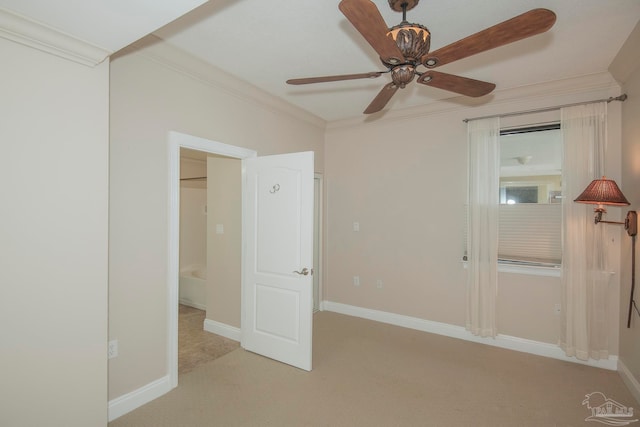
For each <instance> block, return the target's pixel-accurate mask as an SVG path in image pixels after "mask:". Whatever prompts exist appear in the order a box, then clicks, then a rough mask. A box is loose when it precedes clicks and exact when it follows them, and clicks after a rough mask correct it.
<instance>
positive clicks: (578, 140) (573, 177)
mask: <svg viewBox="0 0 640 427" xmlns="http://www.w3.org/2000/svg"><path fill="white" fill-rule="evenodd" d="M561 117H562V118H561V128H562V134H563V144H564V145H563V149H564V155H563V157H564V166H563V175H562V194H563V195H564V200H563V204H562V215H563V218H562V219H563V235H562V238H563V248H562V296H563V301H562V302H563V313H564V316H563V319H562V328H561V334H560V345H561V347H562V348H563V349H564V351H565V352H566V354H567V356H575V357H577V358H578V359H581V360H587V359H589V358H593V359H601V358H607V357H608V356H609V353H608V350H607V349H608V337H607V299H608V296H607V291H608V283H609V278H610V274H609V273H608V271H607V266H606V257H605V253H604V238H605V236H604V227H605V225H604V224H598V225H595V224H594V221H593V206H592V205H585V204H580V203H574V202H573V199H575V198H576V197H578V195H580V193H581V192H582V191H583V190H584V189H585V188H586V187H587V185H589V183H590V182H591V181H592V180H594V179H596V178H600V177H601V176H602V175H603V172H604V153H605V150H606V134H607V128H606V124H607V104H606V103H605V102H602V103H594V104H586V105H579V106H575V107H567V108H563V109H562V112H561Z"/></svg>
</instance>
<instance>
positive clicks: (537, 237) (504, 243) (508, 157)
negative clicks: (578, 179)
mask: <svg viewBox="0 0 640 427" xmlns="http://www.w3.org/2000/svg"><path fill="white" fill-rule="evenodd" d="M561 189H562V135H561V132H560V124H551V125H544V126H535V127H526V128H517V129H503V130H502V131H501V132H500V207H499V220H498V224H499V225H498V227H499V231H498V258H499V260H500V262H502V263H512V264H520V265H522V264H525V265H527V264H528V265H543V266H555V265H559V264H560V263H561V261H562V251H561V231H562V229H561V227H562V211H561V201H562V194H561Z"/></svg>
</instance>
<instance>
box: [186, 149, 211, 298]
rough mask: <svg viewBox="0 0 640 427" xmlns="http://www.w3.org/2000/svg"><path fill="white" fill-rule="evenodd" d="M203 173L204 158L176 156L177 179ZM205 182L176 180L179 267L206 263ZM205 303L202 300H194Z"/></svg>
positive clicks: (205, 170)
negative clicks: (178, 197) (178, 169)
mask: <svg viewBox="0 0 640 427" xmlns="http://www.w3.org/2000/svg"><path fill="white" fill-rule="evenodd" d="M200 176H204V177H206V176H207V163H206V162H205V161H204V160H194V159H189V158H184V157H181V158H180V178H189V177H200ZM206 205H207V181H206V180H204V181H180V268H181V269H182V268H185V267H188V266H190V265H194V264H197V265H202V266H206V265H207V214H206V212H205V209H206ZM198 303H200V304H202V305H205V301H198Z"/></svg>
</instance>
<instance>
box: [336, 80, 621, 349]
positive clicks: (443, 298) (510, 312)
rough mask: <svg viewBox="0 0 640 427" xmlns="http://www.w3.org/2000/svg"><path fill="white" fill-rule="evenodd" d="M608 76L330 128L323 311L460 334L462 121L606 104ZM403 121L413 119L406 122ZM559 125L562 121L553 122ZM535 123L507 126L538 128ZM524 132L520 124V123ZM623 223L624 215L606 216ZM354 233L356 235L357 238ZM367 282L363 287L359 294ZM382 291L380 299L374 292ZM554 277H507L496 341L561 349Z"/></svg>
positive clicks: (615, 151) (611, 171)
mask: <svg viewBox="0 0 640 427" xmlns="http://www.w3.org/2000/svg"><path fill="white" fill-rule="evenodd" d="M616 91H619V87H618V86H617V85H616V83H615V82H614V81H613V79H612V78H611V77H610V76H604V75H603V76H591V77H590V78H585V79H576V80H572V81H564V82H557V83H554V84H551V85H540V86H539V87H531V88H522V89H519V90H515V91H503V92H499V93H497V94H496V95H494V100H493V102H491V103H489V104H487V105H485V106H481V105H478V106H476V107H464V106H462V105H459V104H453V103H451V104H448V105H447V103H446V102H442V103H440V104H439V105H438V106H436V107H432V108H431V109H425V110H416V111H414V112H413V114H412V115H411V116H409V117H406V116H405V117H401V116H400V115H399V114H398V115H396V114H394V112H393V111H392V112H389V113H387V114H386V115H385V117H382V118H377V119H372V118H367V119H363V120H351V121H345V122H340V123H332V124H331V125H330V126H329V128H328V130H327V136H326V147H325V150H326V151H325V156H326V163H325V165H326V168H325V169H326V171H325V185H326V187H325V188H326V197H327V217H328V220H327V221H328V224H327V240H326V247H327V250H326V256H327V265H328V268H327V271H326V276H325V288H324V293H325V295H324V297H325V300H328V301H332V302H337V303H342V304H350V305H355V306H359V307H365V308H369V309H375V310H381V311H385V312H391V313H396V314H401V315H406V316H413V317H417V318H419V319H426V320H431V321H437V322H443V323H447V324H452V325H459V326H463V325H464V324H465V315H464V313H465V311H464V308H465V302H464V301H465V281H466V270H465V269H464V267H463V263H462V262H461V258H462V255H463V250H464V248H463V246H464V228H465V227H464V222H465V215H464V211H465V209H464V205H465V202H466V188H467V185H466V180H467V134H466V132H467V127H466V124H465V123H464V122H463V119H464V118H466V117H477V116H483V115H487V114H494V113H506V112H512V111H523V110H530V109H534V108H539V107H548V106H553V105H562V104H568V103H573V102H582V101H589V100H593V99H600V98H607V97H608V96H610V95H612V94H616V95H617V93H615V92H616ZM609 113H610V114H609V153H608V154H609V156H608V157H607V167H606V171H607V175H608V176H611V177H612V178H614V179H619V178H620V177H619V175H620V174H619V169H620V136H619V133H620V103H613V104H610V107H609ZM405 114H406V112H405ZM556 119H557V113H556ZM540 120H542V119H541V117H539V116H538V115H531V116H519V117H518V119H517V120H514V119H510V120H505V124H507V122H508V125H514V124H532V123H539V121H540ZM515 122H519V123H515ZM609 211H610V214H609V215H610V216H611V217H612V218H616V217H618V216H619V209H618V210H616V209H610V210H609ZM356 221H357V222H359V224H360V231H359V232H354V231H353V223H354V222H356ZM610 233H612V235H611V237H612V239H615V242H614V243H610V244H609V248H610V253H611V261H612V268H613V269H614V270H615V271H619V268H618V267H619V258H618V252H619V250H618V246H619V242H618V240H619V233H620V231H619V229H618V228H615V227H613V228H612V229H611V231H610ZM353 276H359V277H360V283H361V284H360V286H354V285H353ZM618 278H619V276H618V275H616V276H614V279H613V280H612V284H611V301H610V304H609V305H610V307H611V308H612V311H611V321H610V323H611V333H610V351H611V353H612V354H617V350H618V340H617V316H618V309H617V305H618V304H617V301H618V295H619V292H618ZM377 280H382V282H383V287H382V289H379V288H378V287H377V286H376V281H377ZM560 295H561V294H560V279H559V278H558V277H541V276H529V275H523V274H513V273H500V274H499V290H498V307H497V310H498V327H499V332H500V333H503V334H507V335H513V336H516V337H521V338H526V339H531V340H536V341H542V342H547V343H552V344H556V343H557V342H558V337H559V324H560V323H559V317H558V315H556V314H555V313H554V306H555V305H556V304H558V303H560Z"/></svg>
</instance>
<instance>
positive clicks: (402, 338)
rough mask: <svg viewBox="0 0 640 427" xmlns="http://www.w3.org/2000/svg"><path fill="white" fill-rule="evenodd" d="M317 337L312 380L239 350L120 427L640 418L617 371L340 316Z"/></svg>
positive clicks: (115, 425)
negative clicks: (608, 403) (605, 402)
mask: <svg viewBox="0 0 640 427" xmlns="http://www.w3.org/2000/svg"><path fill="white" fill-rule="evenodd" d="M313 338H314V341H313V342H314V349H313V371H311V372H306V371H302V370H299V369H296V368H293V367H290V366H288V365H285V364H282V363H279V362H276V361H273V360H271V359H268V358H265V357H262V356H259V355H256V354H253V353H250V352H247V351H245V350H243V349H237V350H234V351H232V352H230V353H228V354H226V355H224V356H222V357H220V358H218V359H216V360H213V361H211V362H207V363H205V364H204V365H201V366H199V367H197V368H195V369H194V370H192V371H191V372H189V373H187V374H184V375H181V376H180V377H179V386H178V387H177V388H176V389H174V390H172V391H171V392H170V393H167V394H166V395H164V396H162V397H160V398H159V399H156V400H155V401H153V402H150V403H148V404H147V405H144V406H142V407H141V408H138V409H137V410H135V411H133V412H131V413H129V414H126V415H124V416H122V417H120V418H119V419H117V420H114V421H112V422H111V423H109V426H110V427H145V426H153V427H200V426H202V427H204V426H523V427H526V426H536V427H540V426H583V425H591V426H594V425H604V424H600V423H597V422H596V423H594V422H587V421H585V420H586V418H587V417H588V416H589V415H590V414H591V413H590V411H589V410H588V409H587V407H586V406H584V405H583V404H582V402H583V400H584V398H585V395H587V394H589V393H592V392H595V391H598V392H601V393H603V394H604V395H605V396H606V397H607V398H610V399H613V400H615V401H616V402H619V403H620V404H622V405H625V406H628V407H633V406H636V407H637V402H636V401H635V400H634V398H633V397H632V395H631V393H630V392H629V390H628V389H627V388H626V386H625V385H624V383H623V382H622V380H621V379H620V377H619V375H618V373H617V372H613V371H607V370H602V369H598V368H593V367H588V366H584V365H579V364H574V363H569V362H564V361H559V360H554V359H549V358H544V357H540V356H534V355H530V354H526V353H519V352H515V351H510V350H505V349H501V348H497V347H492V346H486V345H482V344H476V343H471V342H467V341H462V340H457V339H453V338H447V337H443V336H439V335H434V334H428V333H424V332H419V331H415V330H411V329H406V328H400V327H397V326H392V325H387V324H383V323H378V322H373V321H369V320H365V319H359V318H355V317H350V316H344V315H340V314H336V313H330V312H321V313H317V314H316V315H315V316H314V337H313ZM636 418H637V417H636ZM638 424H640V422H638Z"/></svg>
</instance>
